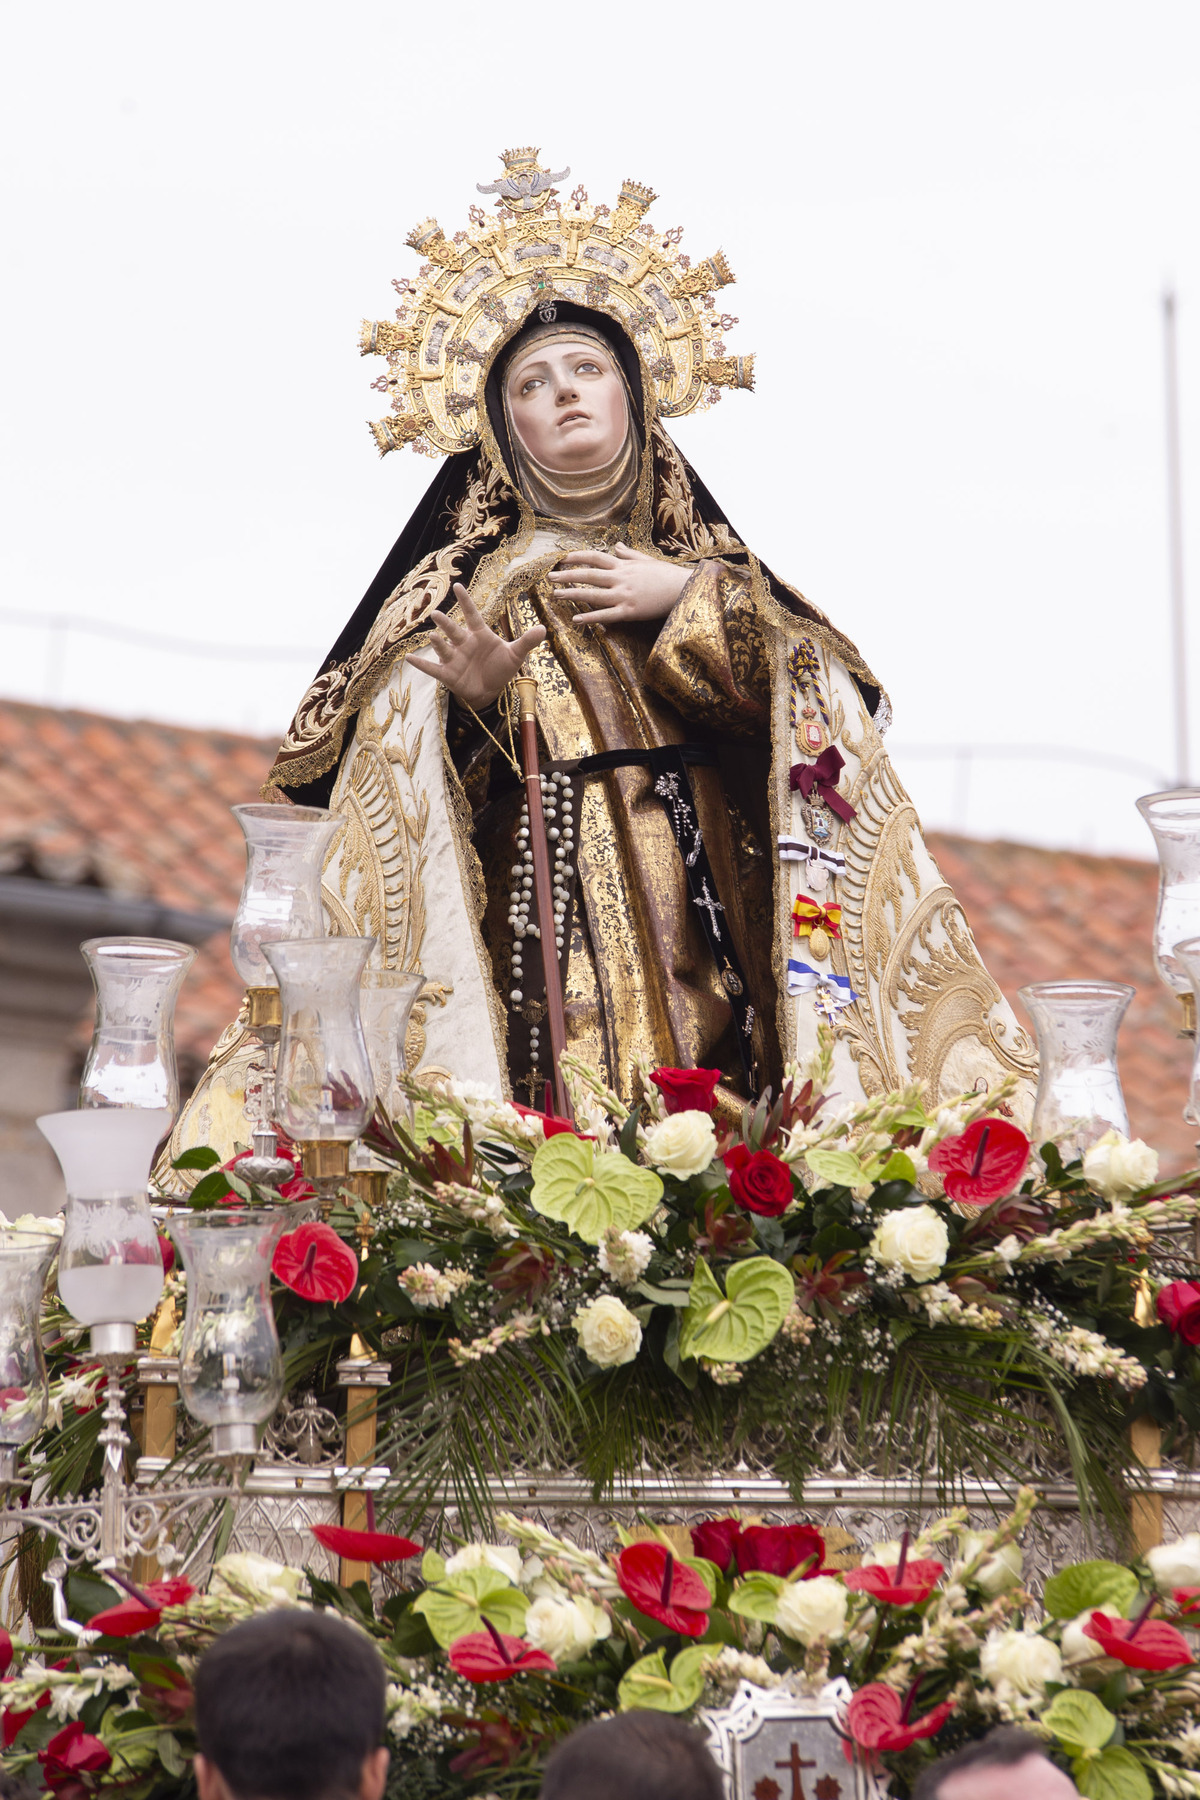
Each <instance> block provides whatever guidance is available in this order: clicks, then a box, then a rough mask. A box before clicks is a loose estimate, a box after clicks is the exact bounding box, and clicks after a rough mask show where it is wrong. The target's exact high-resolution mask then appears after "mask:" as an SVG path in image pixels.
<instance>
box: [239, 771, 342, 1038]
mask: <svg viewBox="0 0 1200 1800" xmlns="http://www.w3.org/2000/svg"><path fill="white" fill-rule="evenodd" d="M233 816H234V818H235V819H236V820H237V822H238V824H239V825H240V826H241V828H242V831H243V832H244V833H245V837H246V879H245V881H244V883H243V885H242V893H241V898H240V899H239V901H238V906H237V912H236V914H235V915H234V920H233V930H232V932H231V934H230V940H229V950H230V955H231V956H232V958H233V966H234V968H235V969H236V970H237V972H238V974H239V975H240V976H241V978H242V980H243V981H244V982H245V984H246V993H247V996H248V1000H249V1019H248V1024H249V1026H250V1029H251V1030H252V1031H257V1032H258V1033H259V1035H260V1036H263V1037H264V1041H268V1039H267V1036H266V1034H268V1033H270V1034H275V1033H277V1031H278V1026H279V993H278V988H279V982H278V978H277V976H276V974H275V971H274V969H273V968H272V967H271V965H270V963H269V962H268V960H267V958H266V956H265V955H264V954H263V946H264V945H266V944H274V943H280V942H282V941H283V940H284V939H287V938H313V937H318V936H319V935H320V934H321V933H322V932H323V931H324V929H325V922H324V913H323V911H322V907H321V871H322V869H323V868H324V866H325V858H326V856H327V855H328V852H329V847H330V845H331V844H332V842H333V840H334V838H335V837H336V836H337V834H338V832H339V831H340V830H341V829H342V826H343V824H344V823H345V821H344V820H343V819H341V818H337V817H335V816H334V815H333V814H332V813H331V812H329V811H328V810H327V808H325V807H323V806H273V805H271V804H270V803H269V802H262V803H258V802H255V803H254V804H252V805H246V806H235V807H234V808H233Z"/></svg>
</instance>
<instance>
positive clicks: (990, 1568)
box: [959, 1531, 1025, 1600]
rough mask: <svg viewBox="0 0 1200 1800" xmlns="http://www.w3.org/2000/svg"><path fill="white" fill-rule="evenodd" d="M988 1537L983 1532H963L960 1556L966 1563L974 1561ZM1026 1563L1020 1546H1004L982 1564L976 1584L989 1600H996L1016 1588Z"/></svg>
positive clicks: (976, 1576)
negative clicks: (998, 1596)
mask: <svg viewBox="0 0 1200 1800" xmlns="http://www.w3.org/2000/svg"><path fill="white" fill-rule="evenodd" d="M987 1536H988V1533H986V1532H983V1531H964V1532H963V1535H962V1549H961V1550H960V1552H959V1555H960V1556H961V1557H962V1560H963V1562H964V1563H969V1562H972V1561H974V1559H975V1557H977V1556H978V1555H979V1552H980V1551H981V1550H982V1548H983V1546H984V1543H985V1542H986V1540H987ZM1024 1563H1025V1559H1024V1557H1023V1556H1022V1555H1021V1546H1020V1545H1019V1544H1003V1545H1001V1547H1000V1549H999V1550H996V1551H994V1552H993V1554H992V1555H991V1556H989V1557H988V1559H987V1561H986V1562H984V1563H981V1564H980V1566H979V1568H978V1569H977V1570H976V1573H975V1584H976V1586H977V1587H980V1588H982V1589H983V1592H984V1593H985V1594H986V1595H987V1597H988V1599H989V1600H994V1599H995V1598H996V1596H997V1594H1005V1593H1007V1592H1008V1590H1009V1588H1011V1587H1016V1585H1017V1583H1018V1582H1019V1581H1020V1579H1021V1575H1022V1573H1023V1571H1024Z"/></svg>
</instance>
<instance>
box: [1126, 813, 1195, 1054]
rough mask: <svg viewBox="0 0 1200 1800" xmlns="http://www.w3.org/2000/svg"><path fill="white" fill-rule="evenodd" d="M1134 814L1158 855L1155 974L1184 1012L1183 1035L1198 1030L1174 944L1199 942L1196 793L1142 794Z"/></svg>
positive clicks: (1188, 979) (1192, 999) (1188, 984)
mask: <svg viewBox="0 0 1200 1800" xmlns="http://www.w3.org/2000/svg"><path fill="white" fill-rule="evenodd" d="M1137 808H1138V811H1139V812H1140V813H1141V815H1142V817H1143V819H1145V821H1146V823H1147V825H1148V826H1149V827H1150V830H1151V831H1152V832H1153V834H1154V842H1155V846H1156V847H1157V850H1158V912H1157V915H1156V917H1155V921H1154V969H1155V973H1156V974H1157V976H1158V979H1159V980H1160V981H1161V982H1162V983H1163V985H1164V986H1165V987H1167V988H1168V989H1169V990H1170V991H1171V993H1173V994H1174V995H1175V997H1176V999H1177V1000H1178V1001H1179V1003H1180V1006H1181V1007H1182V1009H1183V1022H1182V1023H1183V1035H1184V1036H1186V1037H1191V1036H1192V1035H1193V1034H1194V1032H1195V1029H1196V997H1195V994H1194V993H1193V991H1192V982H1191V977H1190V976H1189V975H1188V972H1187V970H1186V969H1185V968H1184V967H1183V964H1182V963H1181V962H1180V960H1179V958H1178V957H1177V956H1176V954H1175V946H1176V944H1181V943H1183V942H1185V941H1186V940H1187V939H1189V938H1194V937H1200V788H1174V789H1171V790H1169V791H1168V792H1167V793H1163V794H1144V795H1143V796H1142V798H1141V799H1140V800H1139V801H1138V803H1137Z"/></svg>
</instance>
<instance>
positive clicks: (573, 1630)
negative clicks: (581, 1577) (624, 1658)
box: [522, 1594, 612, 1662]
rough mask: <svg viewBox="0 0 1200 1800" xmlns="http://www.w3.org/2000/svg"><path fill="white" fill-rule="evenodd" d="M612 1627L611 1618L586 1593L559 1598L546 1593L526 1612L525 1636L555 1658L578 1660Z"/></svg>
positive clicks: (558, 1660)
mask: <svg viewBox="0 0 1200 1800" xmlns="http://www.w3.org/2000/svg"><path fill="white" fill-rule="evenodd" d="M611 1631H612V1620H611V1619H610V1618H609V1616H608V1614H607V1613H606V1612H605V1610H604V1608H603V1607H602V1606H597V1605H596V1603H595V1601H594V1600H589V1599H588V1598H587V1596H586V1595H585V1594H564V1595H563V1596H562V1598H561V1599H560V1598H558V1597H556V1596H555V1595H552V1594H543V1595H541V1596H540V1597H539V1598H538V1599H536V1600H535V1601H534V1602H533V1603H532V1605H531V1606H530V1608H529V1610H528V1612H527V1613H526V1614H525V1623H524V1625H523V1626H522V1634H523V1636H524V1637H525V1638H526V1639H527V1640H528V1641H529V1643H531V1644H532V1645H533V1647H534V1649H535V1650H544V1651H545V1652H546V1655H547V1656H552V1657H553V1658H554V1660H555V1662H576V1661H578V1659H579V1658H580V1657H581V1656H586V1655H587V1653H588V1651H589V1650H590V1649H591V1648H592V1646H593V1644H595V1643H596V1642H597V1641H598V1639H600V1638H606V1637H608V1636H609V1634H610V1633H611Z"/></svg>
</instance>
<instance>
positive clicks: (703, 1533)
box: [692, 1519, 742, 1575]
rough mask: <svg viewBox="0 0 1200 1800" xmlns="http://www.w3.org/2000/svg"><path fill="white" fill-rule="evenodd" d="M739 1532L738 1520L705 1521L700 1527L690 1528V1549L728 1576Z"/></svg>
mask: <svg viewBox="0 0 1200 1800" xmlns="http://www.w3.org/2000/svg"><path fill="white" fill-rule="evenodd" d="M741 1531H742V1521H741V1520H740V1519H705V1521H704V1523H703V1524H702V1525H693V1526H692V1549H693V1550H694V1551H695V1552H696V1555H697V1556H703V1557H704V1558H705V1560H706V1561H707V1562H710V1563H716V1565H717V1567H718V1569H720V1571H721V1573H722V1575H728V1573H729V1570H730V1566H731V1564H732V1562H733V1553H734V1550H735V1549H736V1548H737V1541H738V1538H739V1537H740V1536H741Z"/></svg>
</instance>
